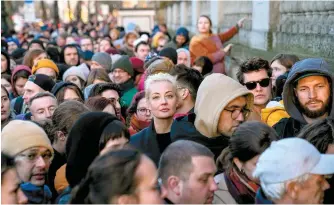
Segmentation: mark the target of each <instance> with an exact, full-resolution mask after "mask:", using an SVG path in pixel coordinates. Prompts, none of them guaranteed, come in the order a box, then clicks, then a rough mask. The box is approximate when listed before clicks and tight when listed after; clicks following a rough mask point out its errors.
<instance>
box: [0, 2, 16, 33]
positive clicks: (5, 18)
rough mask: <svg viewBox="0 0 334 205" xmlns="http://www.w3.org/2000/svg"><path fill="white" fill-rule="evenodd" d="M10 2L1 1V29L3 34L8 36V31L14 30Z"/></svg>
mask: <svg viewBox="0 0 334 205" xmlns="http://www.w3.org/2000/svg"><path fill="white" fill-rule="evenodd" d="M11 4H12V2H10V1H3V0H1V29H2V30H3V31H4V32H5V33H4V34H9V31H10V30H13V29H14V25H13V21H12V20H11V16H12V15H13V11H12V5H11Z"/></svg>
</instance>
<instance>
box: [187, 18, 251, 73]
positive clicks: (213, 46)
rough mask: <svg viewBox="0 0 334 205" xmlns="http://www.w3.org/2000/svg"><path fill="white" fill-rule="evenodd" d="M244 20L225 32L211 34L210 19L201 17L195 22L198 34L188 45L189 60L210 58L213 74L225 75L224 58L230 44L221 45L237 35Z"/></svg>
mask: <svg viewBox="0 0 334 205" xmlns="http://www.w3.org/2000/svg"><path fill="white" fill-rule="evenodd" d="M245 19H246V18H242V19H240V20H239V21H238V23H237V24H236V26H233V27H232V28H230V29H229V30H228V31H226V32H222V33H219V34H213V33H212V30H211V27H212V22H211V19H210V18H209V17H208V16H206V15H201V16H200V17H199V19H198V22H197V29H198V31H199V34H198V35H196V36H194V37H193V38H192V39H191V41H190V45H189V50H190V55H191V59H193V60H195V59H197V58H198V57H200V56H206V57H208V58H210V60H211V61H212V63H213V72H214V73H223V74H225V65H224V57H225V55H226V53H228V52H230V50H231V48H232V44H229V45H227V46H226V47H225V48H223V43H225V42H226V41H228V40H230V39H231V38H232V37H233V36H234V35H235V34H237V33H238V31H239V28H242V26H243V22H244V20H245ZM192 63H193V62H192Z"/></svg>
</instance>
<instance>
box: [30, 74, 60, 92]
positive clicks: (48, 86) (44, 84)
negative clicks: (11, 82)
mask: <svg viewBox="0 0 334 205" xmlns="http://www.w3.org/2000/svg"><path fill="white" fill-rule="evenodd" d="M28 81H30V82H33V83H35V84H36V85H38V86H39V87H41V88H42V89H43V90H45V91H49V92H51V90H52V88H53V86H54V85H55V82H54V81H53V80H52V79H51V78H50V77H49V76H47V75H44V74H35V75H31V76H29V78H28Z"/></svg>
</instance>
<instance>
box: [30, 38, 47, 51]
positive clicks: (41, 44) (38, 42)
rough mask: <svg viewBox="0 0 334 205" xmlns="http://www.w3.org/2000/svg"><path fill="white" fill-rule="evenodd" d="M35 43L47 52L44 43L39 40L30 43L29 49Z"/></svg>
mask: <svg viewBox="0 0 334 205" xmlns="http://www.w3.org/2000/svg"><path fill="white" fill-rule="evenodd" d="M33 43H37V44H39V45H40V46H41V47H42V49H43V50H45V48H44V45H43V41H41V40H38V39H34V40H32V41H30V43H29V46H28V48H30V46H31V44H33Z"/></svg>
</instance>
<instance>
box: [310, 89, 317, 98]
mask: <svg viewBox="0 0 334 205" xmlns="http://www.w3.org/2000/svg"><path fill="white" fill-rule="evenodd" d="M316 97H317V91H315V89H310V91H309V98H310V99H314V98H316Z"/></svg>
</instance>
